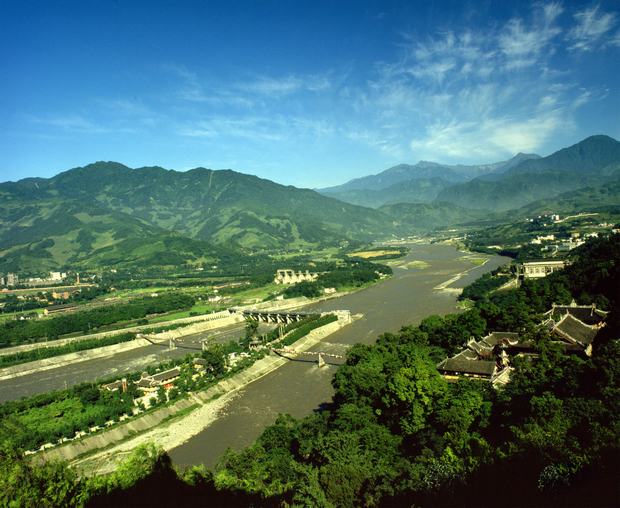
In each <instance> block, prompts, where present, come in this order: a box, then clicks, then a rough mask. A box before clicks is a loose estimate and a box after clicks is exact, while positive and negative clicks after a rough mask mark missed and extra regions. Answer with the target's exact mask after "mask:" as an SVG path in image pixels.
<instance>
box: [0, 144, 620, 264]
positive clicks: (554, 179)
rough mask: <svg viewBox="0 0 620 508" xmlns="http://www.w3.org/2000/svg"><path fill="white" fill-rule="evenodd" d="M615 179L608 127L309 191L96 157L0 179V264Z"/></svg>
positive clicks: (386, 226)
mask: <svg viewBox="0 0 620 508" xmlns="http://www.w3.org/2000/svg"><path fill="white" fill-rule="evenodd" d="M619 182H620V143H619V142H618V141H616V140H614V139H612V138H610V137H608V136H592V137H589V138H587V139H585V140H583V141H581V142H580V143H577V144H575V145H573V146H571V147H568V148H565V149H563V150H560V151H558V152H556V153H554V154H551V155H549V156H547V157H540V156H538V155H533V154H519V155H517V156H515V157H513V158H512V159H510V160H508V161H503V162H499V163H496V164H488V165H480V166H463V165H454V166H448V165H442V164H437V163H431V162H420V163H418V164H416V165H413V166H410V165H406V164H401V165H399V166H395V167H393V168H390V169H388V170H386V171H384V172H382V173H380V174H378V175H371V176H367V177H363V178H358V179H356V180H352V181H351V182H348V183H346V184H343V185H341V186H338V187H332V188H330V189H322V190H321V191H320V193H319V192H315V191H313V190H309V189H298V188H295V187H292V186H284V185H280V184H277V183H274V182H271V181H269V180H265V179H261V178H258V177H256V176H251V175H246V174H243V173H238V172H235V171H231V170H219V171H214V170H210V169H205V168H196V169H193V170H190V171H186V172H177V171H173V170H166V169H163V168H160V167H146V168H139V169H131V168H128V167H126V166H124V165H122V164H119V163H115V162H98V163H95V164H90V165H88V166H85V167H82V168H75V169H72V170H69V171H66V172H64V173H61V174H59V175H56V176H55V177H53V178H49V179H44V178H27V179H24V180H20V181H18V182H6V183H3V184H0V271H9V270H12V271H18V270H30V271H36V270H47V269H52V268H59V267H69V266H78V267H79V266H102V265H103V266H112V265H118V264H122V265H139V264H142V265H179V264H183V263H193V264H197V265H202V264H212V263H216V264H217V263H218V261H221V260H223V259H226V258H228V257H230V256H239V255H247V254H251V253H253V252H260V251H265V250H274V249H280V250H282V249H287V250H291V249H300V248H309V247H317V246H336V245H339V244H341V243H342V242H343V241H346V240H361V241H367V240H371V239H379V238H389V237H391V236H392V235H404V234H409V233H412V232H421V231H429V230H432V229H435V228H438V227H446V226H452V225H455V224H461V223H466V222H469V221H476V220H479V219H488V218H489V217H493V218H495V219H497V220H502V219H506V218H514V217H519V216H522V215H524V214H527V213H533V212H535V211H537V210H544V209H545V208H549V207H551V208H553V210H552V211H556V212H564V211H579V210H581V209H585V208H598V209H610V208H612V209H615V208H620V185H619ZM335 197H338V198H339V199H335ZM345 201H349V202H348V203H347V202H345ZM359 204H364V205H366V206H358V205H359ZM372 207H375V208H378V209H373V208H372ZM508 210H510V211H511V212H510V213H504V212H506V211H508Z"/></svg>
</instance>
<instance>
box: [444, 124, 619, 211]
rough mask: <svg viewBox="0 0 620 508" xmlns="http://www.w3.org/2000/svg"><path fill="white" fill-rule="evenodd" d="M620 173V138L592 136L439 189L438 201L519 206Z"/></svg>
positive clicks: (497, 208)
mask: <svg viewBox="0 0 620 508" xmlns="http://www.w3.org/2000/svg"><path fill="white" fill-rule="evenodd" d="M618 176H620V142H618V141H616V140H615V139H613V138H610V137H609V136H591V137H589V138H586V139H585V140H583V141H581V142H579V143H577V144H575V145H573V146H571V147H568V148H564V149H562V150H559V151H558V152H555V153H553V154H551V155H549V156H547V157H543V158H540V159H535V160H527V161H524V162H522V163H520V164H519V165H517V166H516V167H514V168H512V169H510V170H509V171H507V172H506V173H505V174H503V175H501V176H500V177H497V178H495V179H493V180H490V179H486V178H475V179H473V180H471V181H469V182H466V183H462V184H456V185H452V186H450V187H447V188H445V189H444V190H442V191H441V192H439V194H438V196H437V200H438V201H445V202H450V203H454V204H456V205H459V206H463V207H466V208H479V209H487V210H493V211H502V210H510V209H513V208H519V207H521V206H524V205H526V204H528V203H531V202H532V201H537V200H541V199H547V198H552V197H554V196H557V195H558V194H562V193H565V192H568V191H570V190H576V189H580V188H583V187H591V186H598V185H603V184H605V183H606V182H609V181H613V180H614V179H617V178H618Z"/></svg>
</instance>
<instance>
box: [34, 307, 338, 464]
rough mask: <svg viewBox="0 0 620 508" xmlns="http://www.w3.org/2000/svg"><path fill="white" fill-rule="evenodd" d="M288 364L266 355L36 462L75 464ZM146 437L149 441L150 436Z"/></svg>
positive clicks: (300, 346)
mask: <svg viewBox="0 0 620 508" xmlns="http://www.w3.org/2000/svg"><path fill="white" fill-rule="evenodd" d="M349 323H350V321H349V320H344V319H343V320H339V321H335V322H333V323H329V324H327V325H324V326H322V327H320V328H317V329H315V330H312V331H311V332H310V333H308V335H306V336H305V337H302V338H301V339H299V340H298V341H296V342H294V343H293V344H291V345H290V346H289V347H290V348H293V349H295V350H297V351H305V350H307V349H309V348H311V347H313V346H315V345H316V344H318V343H319V342H321V341H322V340H323V339H324V338H325V337H327V336H328V335H330V334H332V333H334V332H336V331H337V330H339V329H340V328H343V327H344V326H346V325H347V324H349ZM288 361H289V360H288V359H286V358H283V357H281V356H276V355H270V356H266V357H265V358H262V359H260V360H257V361H256V362H255V363H254V364H253V365H251V366H250V367H248V368H247V369H244V370H242V371H240V372H238V373H236V374H234V375H233V376H231V377H230V378H228V379H224V380H222V381H220V382H218V383H217V384H216V385H214V386H212V387H210V388H208V389H207V390H204V391H201V392H197V393H194V394H192V396H191V397H189V398H186V399H182V400H179V401H177V402H175V403H173V404H172V405H170V406H166V407H164V408H159V409H156V410H154V411H152V412H149V413H146V414H144V415H142V416H138V417H136V418H133V419H131V420H130V421H128V422H125V423H121V424H118V425H115V426H114V427H113V428H111V429H108V430H103V431H101V432H98V433H97V434H94V435H92V436H87V437H83V438H81V439H80V440H79V441H75V442H71V443H67V444H63V445H59V446H57V447H54V448H51V449H49V450H45V451H43V452H40V453H37V454H36V456H35V459H36V460H41V461H49V460H54V459H62V460H67V461H72V460H75V459H76V458H78V457H79V456H81V455H84V454H87V453H92V452H94V451H96V450H99V449H101V448H107V447H110V446H114V445H115V444H116V443H118V442H119V441H124V440H126V439H129V438H132V437H133V436H134V435H139V434H142V433H148V431H149V430H152V429H154V427H156V426H158V425H160V424H161V423H162V422H164V421H165V420H166V419H169V418H171V417H174V415H175V414H177V413H178V412H179V411H182V410H184V409H187V408H189V407H191V406H192V405H194V404H197V403H198V404H200V405H202V406H207V405H209V404H210V403H212V402H213V401H214V399H215V398H217V397H219V396H221V395H223V394H226V393H230V392H233V391H235V390H239V389H240V388H243V387H244V386H246V385H248V384H249V383H252V382H253V381H256V380H257V379H260V378H261V377H263V376H265V375H267V374H269V373H271V372H273V371H274V370H276V369H277V368H279V367H280V366H282V365H284V364H285V363H287V362H288ZM205 426H206V425H205ZM201 430H202V428H193V429H191V433H190V434H189V435H186V436H184V439H183V440H182V441H181V442H179V443H177V445H179V444H181V443H182V442H183V441H185V440H187V439H189V438H190V437H192V436H193V435H195V434H197V433H198V432H200V431H201ZM146 437H147V438H148V436H146ZM171 448H172V447H171Z"/></svg>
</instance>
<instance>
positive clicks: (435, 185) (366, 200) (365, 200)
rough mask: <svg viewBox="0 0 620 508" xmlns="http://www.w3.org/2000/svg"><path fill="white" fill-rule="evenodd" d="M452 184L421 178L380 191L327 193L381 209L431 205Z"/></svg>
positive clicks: (440, 180)
mask: <svg viewBox="0 0 620 508" xmlns="http://www.w3.org/2000/svg"><path fill="white" fill-rule="evenodd" d="M451 184H452V183H451V182H450V181H448V180H445V179H444V178H439V177H434V178H419V179H415V180H407V181H404V182H400V183H396V184H393V185H391V186H390V187H387V188H384V189H378V190H370V189H349V190H342V191H335V192H331V191H330V192H329V193H325V195H326V196H330V197H333V198H336V199H339V200H340V201H344V202H346V203H352V204H355V205H360V206H369V207H372V208H379V207H381V206H382V205H386V204H394V203H429V202H431V201H433V200H434V199H435V198H436V197H437V195H438V194H439V192H440V191H442V190H443V189H445V188H446V187H449V186H450V185H451Z"/></svg>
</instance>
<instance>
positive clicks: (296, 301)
mask: <svg viewBox="0 0 620 508" xmlns="http://www.w3.org/2000/svg"><path fill="white" fill-rule="evenodd" d="M312 302H313V300H309V299H308V298H305V297H298V298H289V299H287V300H271V301H268V302H260V303H256V304H251V305H242V306H238V307H236V308H237V309H239V310H244V309H258V310H262V309H273V310H285V309H295V308H298V307H303V306H304V305H308V304H309V303H312ZM230 316H231V314H230V312H229V311H228V310H221V311H218V312H212V313H210V314H201V315H200V316H191V317H186V318H179V319H173V320H171V321H162V322H160V323H152V324H148V325H140V326H130V327H128V328H122V329H119V330H110V331H107V332H99V333H90V334H87V335H80V336H77V337H68V338H66V339H56V340H50V341H45V342H34V343H30V344H22V345H20V346H13V347H8V348H2V349H0V356H4V355H10V354H14V353H21V352H24V351H31V350H33V349H39V348H44V347H57V346H64V345H66V344H70V343H72V342H79V341H82V340H90V339H103V338H106V337H115V336H117V335H121V334H123V333H128V332H133V333H148V332H149V331H151V330H153V329H157V328H161V327H163V326H171V325H180V324H187V323H199V322H205V321H215V320H218V321H219V320H221V319H224V318H227V317H230ZM235 322H239V321H231V322H230V323H228V324H232V323H235ZM218 326H220V325H218ZM221 326H225V325H221ZM184 328H185V327H184ZM210 329H211V328H204V329H202V330H199V331H205V330H210ZM172 331H174V330H172ZM180 333H182V334H183V335H189V333H196V332H189V333H186V332H184V331H180ZM179 336H180V335H179ZM170 338H177V336H171V337H170Z"/></svg>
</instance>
